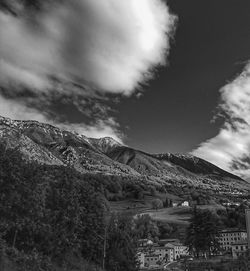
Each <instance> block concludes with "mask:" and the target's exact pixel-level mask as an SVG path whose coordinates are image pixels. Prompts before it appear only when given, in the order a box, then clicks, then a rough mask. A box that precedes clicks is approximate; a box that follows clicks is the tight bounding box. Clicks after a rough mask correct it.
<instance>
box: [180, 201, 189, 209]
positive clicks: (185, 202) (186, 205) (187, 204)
mask: <svg viewBox="0 0 250 271" xmlns="http://www.w3.org/2000/svg"><path fill="white" fill-rule="evenodd" d="M181 206H184V207H189V202H188V201H187V200H185V201H183V202H182V203H181Z"/></svg>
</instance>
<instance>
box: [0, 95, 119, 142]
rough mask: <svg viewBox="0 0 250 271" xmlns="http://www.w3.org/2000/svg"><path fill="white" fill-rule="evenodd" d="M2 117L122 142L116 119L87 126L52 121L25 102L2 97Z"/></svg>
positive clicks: (0, 98) (0, 110)
mask: <svg viewBox="0 0 250 271" xmlns="http://www.w3.org/2000/svg"><path fill="white" fill-rule="evenodd" d="M0 116H5V117H9V118H11V119H20V120H37V121H39V122H42V123H49V124H51V125H54V126H57V127H59V128H61V129H63V130H68V131H72V132H73V131H75V132H77V133H79V134H82V135H85V136H87V137H95V138H100V137H104V136H110V137H113V138H114V139H116V140H117V141H119V142H122V134H121V133H120V132H119V131H118V128H119V127H118V124H117V123H116V122H115V120H114V119H112V118H109V119H107V120H99V121H97V123H94V124H92V125H87V124H84V123H67V122H59V121H57V120H52V119H51V118H50V117H49V116H48V115H47V114H46V113H44V112H40V111H38V110H36V109H33V108H29V107H27V106H26V105H25V104H24V103H23V102H21V101H16V100H10V99H6V98H4V97H2V96H1V95H0Z"/></svg>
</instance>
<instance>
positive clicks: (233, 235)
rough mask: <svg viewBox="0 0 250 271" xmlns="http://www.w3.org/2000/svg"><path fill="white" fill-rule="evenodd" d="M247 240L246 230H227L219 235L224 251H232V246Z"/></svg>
mask: <svg viewBox="0 0 250 271" xmlns="http://www.w3.org/2000/svg"><path fill="white" fill-rule="evenodd" d="M245 239H247V232H246V231H245V230H236V229H227V230H222V231H221V232H220V233H219V243H220V247H221V248H222V249H223V250H231V249H232V246H231V245H232V244H233V243H236V242H239V241H241V240H245Z"/></svg>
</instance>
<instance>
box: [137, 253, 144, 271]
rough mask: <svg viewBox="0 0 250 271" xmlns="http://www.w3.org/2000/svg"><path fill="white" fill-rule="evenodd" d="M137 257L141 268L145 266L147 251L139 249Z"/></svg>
mask: <svg viewBox="0 0 250 271" xmlns="http://www.w3.org/2000/svg"><path fill="white" fill-rule="evenodd" d="M137 259H138V261H139V263H140V268H143V267H145V253H144V252H143V251H140V250H139V251H138V253H137Z"/></svg>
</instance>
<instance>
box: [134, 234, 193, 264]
mask: <svg viewBox="0 0 250 271" xmlns="http://www.w3.org/2000/svg"><path fill="white" fill-rule="evenodd" d="M187 255H189V253H188V248H187V247H186V246H184V245H183V244H181V243H180V241H179V240H178V239H164V240H159V242H157V243H153V242H152V241H150V242H149V241H148V240H146V239H143V240H140V241H139V244H138V249H137V259H138V261H139V262H140V268H141V269H143V268H153V267H161V266H163V265H164V264H165V263H168V262H173V261H175V260H177V259H179V258H181V257H183V256H187Z"/></svg>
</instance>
